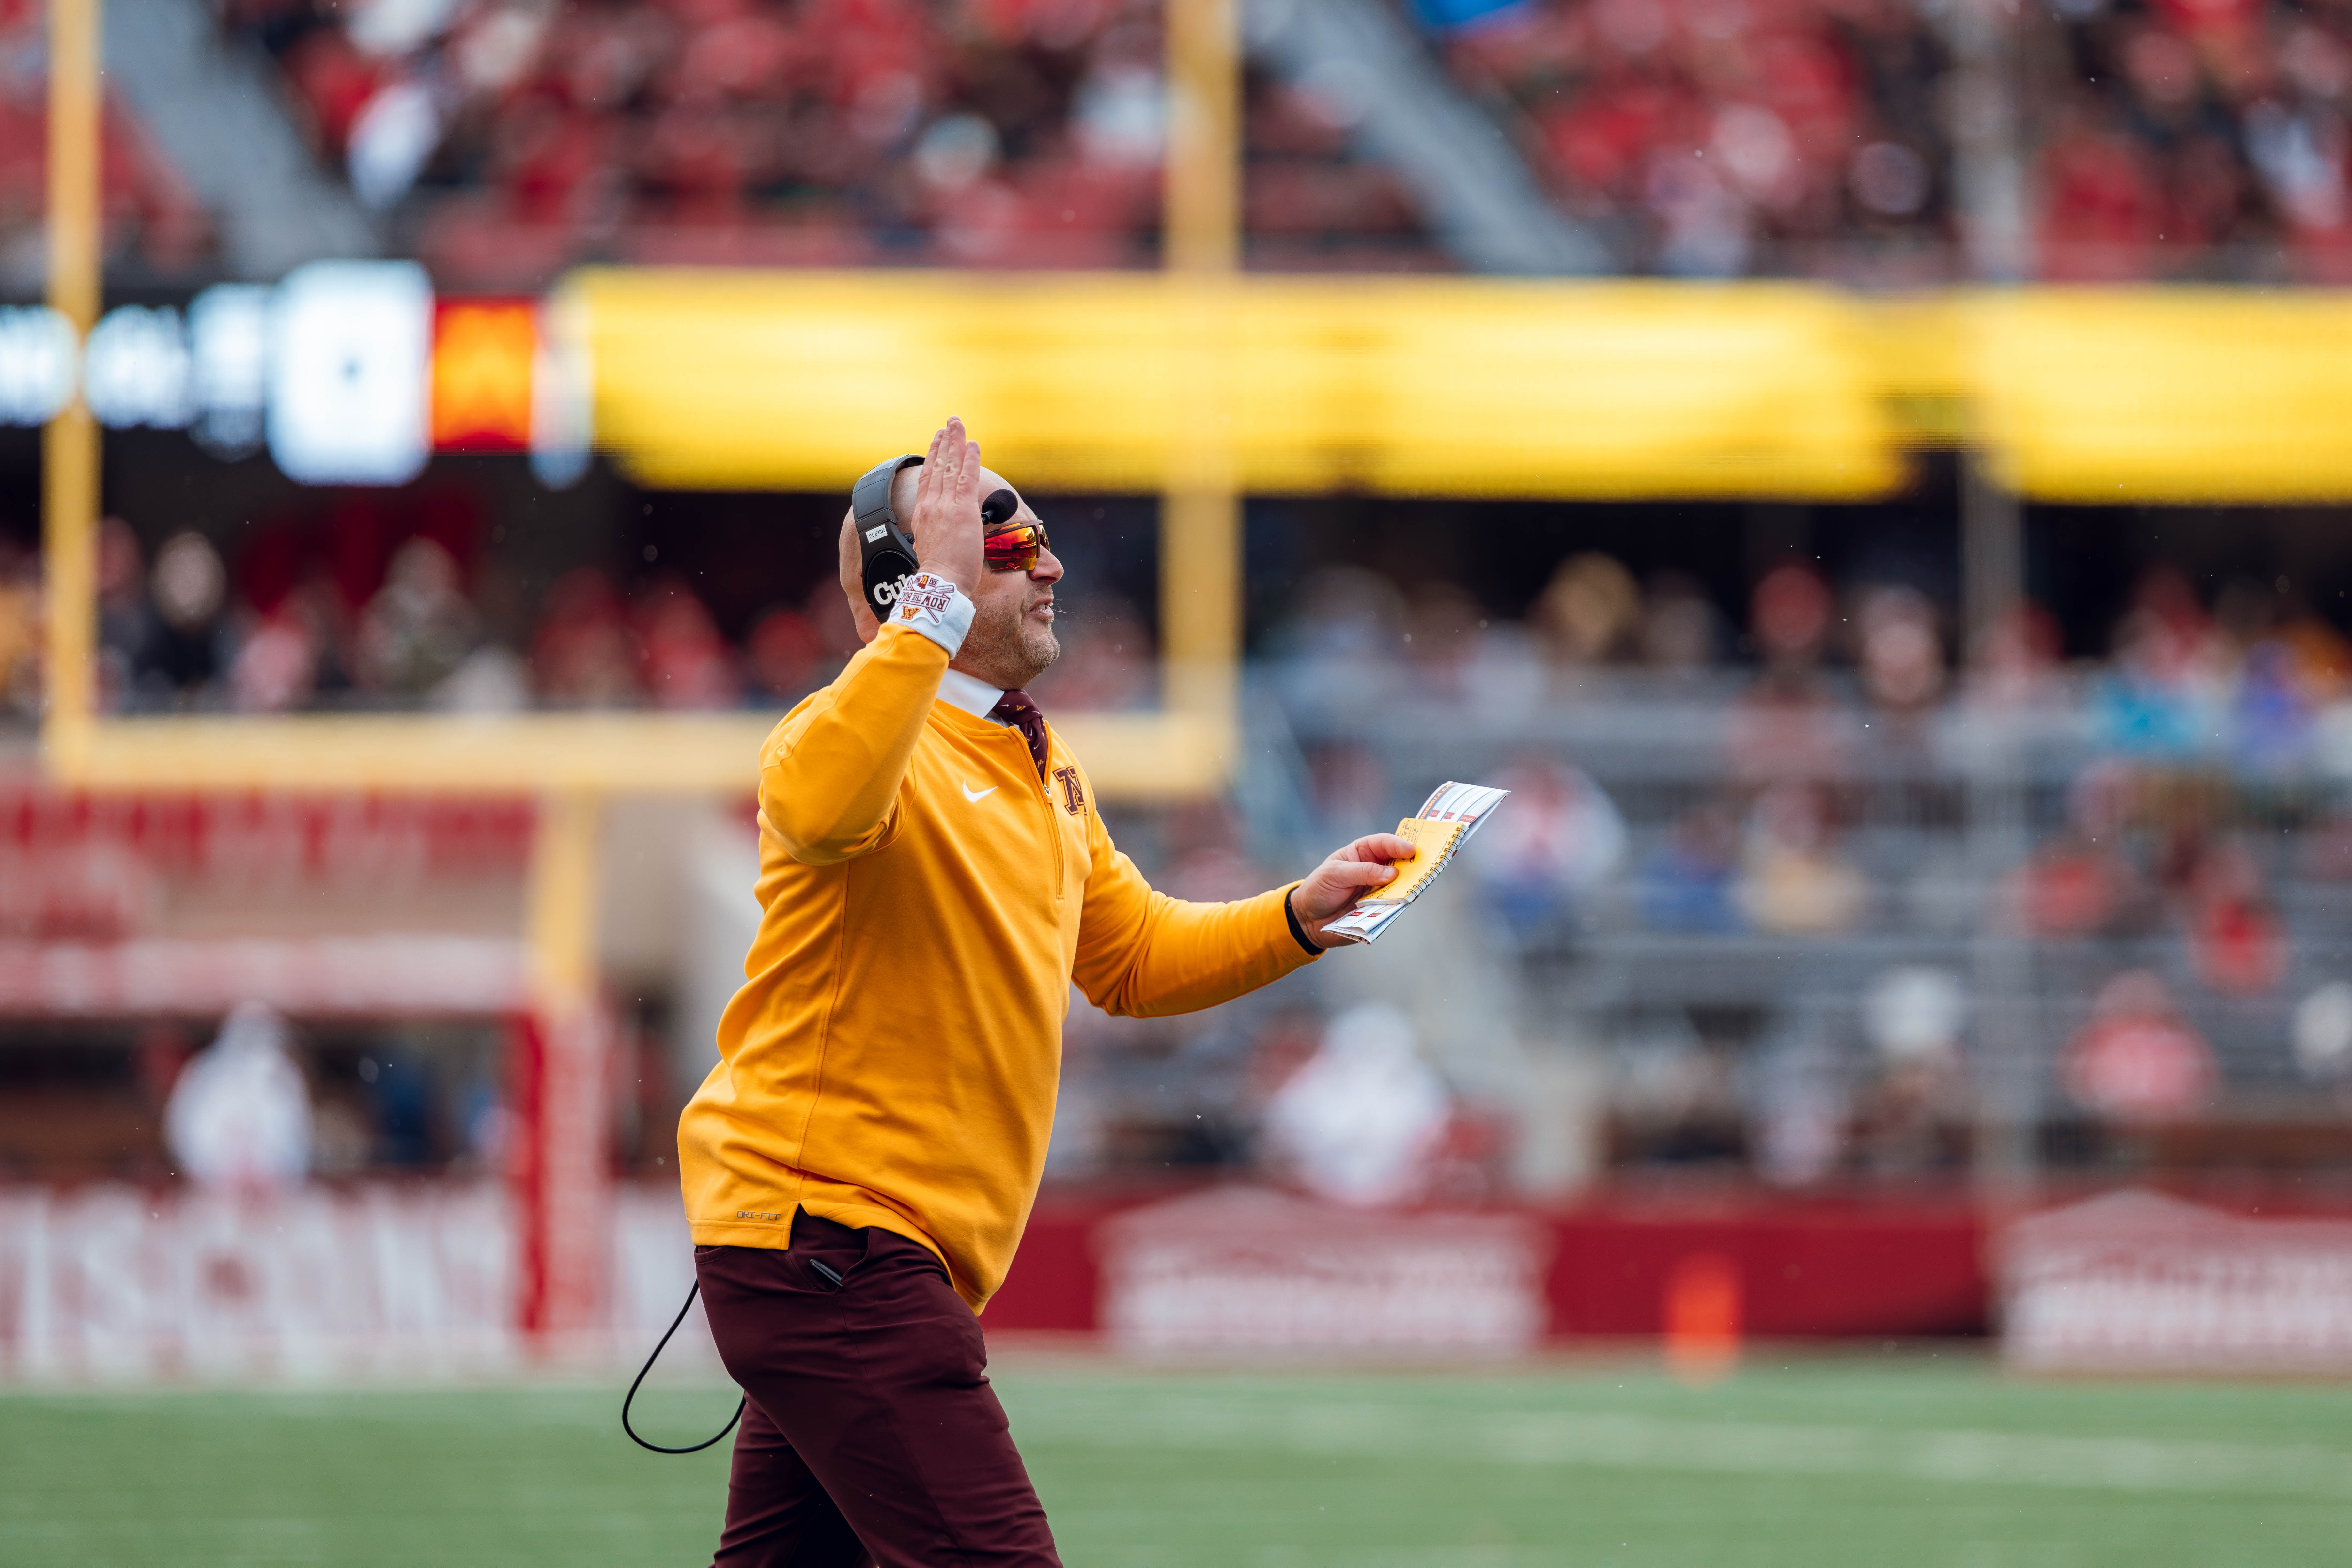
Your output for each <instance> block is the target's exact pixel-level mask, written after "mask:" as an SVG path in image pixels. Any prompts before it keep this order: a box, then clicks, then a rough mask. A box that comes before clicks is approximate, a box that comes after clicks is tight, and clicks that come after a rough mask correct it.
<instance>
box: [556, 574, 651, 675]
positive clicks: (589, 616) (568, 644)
mask: <svg viewBox="0 0 2352 1568" xmlns="http://www.w3.org/2000/svg"><path fill="white" fill-rule="evenodd" d="M638 666H639V658H638V650H637V639H636V635H635V630H634V628H632V626H630V624H629V617H628V615H627V613H626V612H625V610H624V608H623V607H622V604H621V595H619V594H618V593H617V592H615V591H614V587H613V582H612V579H611V578H609V577H607V576H605V575H604V574H603V573H602V572H599V571H597V570H596V569H595V568H594V567H593V566H581V567H576V568H574V569H573V570H572V571H570V572H567V573H565V574H563V575H562V576H561V577H559V578H557V579H556V581H555V584H554V585H553V586H552V587H551V588H550V589H549V590H548V591H547V601H546V603H545V604H544V605H542V606H541V610H540V615H539V625H538V626H537V628H536V629H535V630H534V631H533V632H532V634H531V646H530V669H531V680H532V684H533V685H534V686H535V687H536V688H537V689H538V691H539V694H540V696H541V699H542V700H545V701H547V702H549V703H551V704H552V705H554V706H556V707H575V708H626V707H633V706H635V704H636V702H637V701H638V700H639V699H640V698H641V697H642V695H643V692H642V689H641V688H640V687H639V686H638V684H637V672H638Z"/></svg>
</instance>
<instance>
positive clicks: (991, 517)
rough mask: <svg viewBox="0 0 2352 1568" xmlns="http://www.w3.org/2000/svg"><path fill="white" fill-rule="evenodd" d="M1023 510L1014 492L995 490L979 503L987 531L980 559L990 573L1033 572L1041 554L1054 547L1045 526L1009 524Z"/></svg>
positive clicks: (1021, 523) (1026, 523)
mask: <svg viewBox="0 0 2352 1568" xmlns="http://www.w3.org/2000/svg"><path fill="white" fill-rule="evenodd" d="M1019 510H1021V498H1020V497H1019V496H1016V495H1014V494H1013V492H1012V491H1011V490H992V491H991V492H989V496H988V499H987V500H983V501H982V502H981V503H980V525H981V527H982V529H983V530H985V531H986V532H985V533H984V534H983V536H982V539H981V542H980V551H981V559H982V560H983V561H985V562H986V563H987V564H988V569H989V570H990V571H991V572H1034V571H1035V570H1037V557H1038V555H1039V554H1040V553H1042V552H1045V551H1048V550H1051V549H1053V548H1054V546H1053V544H1052V542H1050V541H1048V540H1047V539H1046V537H1045V524H1044V523H1042V522H1013V521H1009V520H1010V519H1011V518H1012V516H1013V513H1015V512H1017V511H1019Z"/></svg>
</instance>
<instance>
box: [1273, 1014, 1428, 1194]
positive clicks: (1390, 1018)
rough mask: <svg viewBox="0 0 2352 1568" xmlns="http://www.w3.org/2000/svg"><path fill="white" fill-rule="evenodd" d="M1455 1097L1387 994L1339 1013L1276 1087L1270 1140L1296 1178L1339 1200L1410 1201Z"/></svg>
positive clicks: (1425, 1178) (1424, 1183)
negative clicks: (1426, 1061) (1313, 1047)
mask: <svg viewBox="0 0 2352 1568" xmlns="http://www.w3.org/2000/svg"><path fill="white" fill-rule="evenodd" d="M1450 1116H1451V1102H1450V1098H1449V1096H1448V1095H1447V1094H1446V1091H1445V1086H1444V1084H1443V1083H1441V1082H1440V1081H1439V1080H1438V1078H1437V1075H1436V1074H1435V1073H1433V1072H1432V1071H1430V1069H1429V1068H1427V1067H1426V1066H1425V1065H1423V1062H1422V1060H1421V1058H1420V1055H1419V1051H1418V1047H1417V1045H1416V1042H1415V1039H1414V1037H1413V1029H1412V1020H1411V1019H1409V1018H1408V1017H1407V1016H1405V1014H1404V1012H1403V1010H1402V1009H1401V1008H1398V1007H1395V1006H1392V1005H1389V1004H1387V1003H1381V1002H1374V1003H1366V1004H1364V1005H1360V1006H1356V1007H1351V1008H1349V1009H1348V1010H1347V1011H1346V1012H1344V1013H1341V1014H1339V1016H1337V1017H1335V1018H1333V1019H1332V1020H1331V1022H1330V1025H1329V1026H1328V1028H1326V1029H1325V1031H1324V1034H1323V1045H1322V1047H1321V1049H1319V1050H1318V1051H1317V1052H1316V1054H1315V1055H1314V1056H1313V1057H1312V1058H1309V1059H1308V1061H1307V1065H1306V1066H1304V1067H1302V1068H1299V1069H1298V1071H1297V1073H1296V1074H1294V1075H1293V1076H1292V1077H1291V1079H1290V1080H1289V1081H1288V1082H1287V1083H1285V1084H1284V1085H1283V1086H1282V1087H1281V1088H1280V1089H1276V1091H1275V1093H1274V1097H1273V1098H1272V1100H1269V1101H1268V1102H1267V1104H1266V1109H1265V1141H1266V1143H1267V1145H1268V1148H1269V1149H1270V1151H1271V1152H1274V1153H1275V1154H1276V1156H1277V1157H1278V1158H1280V1159H1282V1160H1284V1161H1286V1163H1288V1164H1289V1166H1290V1167H1291V1168H1292V1169H1293V1170H1294V1171H1295V1172H1296V1173H1297V1177H1298V1180H1299V1183H1300V1184H1302V1185H1303V1186H1305V1187H1306V1188H1307V1190H1308V1191H1309V1192H1311V1193H1313V1194H1316V1195H1317V1196H1318V1197H1322V1198H1328V1199H1329V1200H1330V1201H1332V1202H1334V1203H1341V1204H1349V1205H1358V1206H1364V1207H1370V1206H1376V1205H1383V1204H1397V1203H1405V1202H1409V1201H1411V1200H1412V1198H1414V1197H1416V1196H1418V1195H1420V1194H1421V1193H1422V1192H1423V1190H1424V1189H1425V1188H1426V1186H1427V1184H1428V1182H1429V1179H1430V1174H1431V1172H1430V1165H1431V1162H1432V1161H1433V1159H1434V1158H1435V1156H1436V1155H1437V1153H1438V1152H1439V1150H1440V1148H1441V1147H1442V1145H1443V1144H1444V1141H1445V1134H1446V1126H1447V1122H1448V1121H1449V1119H1450Z"/></svg>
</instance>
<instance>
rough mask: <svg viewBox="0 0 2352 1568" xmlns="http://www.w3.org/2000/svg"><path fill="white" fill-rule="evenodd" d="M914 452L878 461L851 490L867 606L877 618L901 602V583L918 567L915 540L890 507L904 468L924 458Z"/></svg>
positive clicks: (851, 510) (883, 616) (850, 505)
mask: <svg viewBox="0 0 2352 1568" xmlns="http://www.w3.org/2000/svg"><path fill="white" fill-rule="evenodd" d="M922 460H923V459H922V458H921V456H920V455H919V454H917V453H913V452H909V453H908V454H907V455H906V456H905V457H903V458H891V459H890V460H889V461H887V462H884V463H877V464H875V465H874V466H873V467H872V468H868V469H866V477H865V478H864V479H859V480H858V481H857V487H856V489H853V490H851V491H850V492H849V510H850V515H851V517H852V518H853V519H854V520H855V524H854V525H855V526H856V530H857V558H858V562H859V564H860V565H861V567H862V568H863V570H864V574H865V581H866V608H868V609H870V610H872V611H873V612H874V618H875V619H876V620H877V621H887V620H888V619H889V618H890V612H891V611H892V610H894V609H896V608H897V607H898V585H899V584H901V583H902V582H904V581H905V580H906V579H907V578H908V576H910V575H912V574H913V573H914V571H915V542H914V541H913V540H912V539H910V538H908V536H907V531H906V530H905V529H904V528H903V527H901V526H900V524H899V522H898V513H897V512H896V511H894V510H891V507H890V484H891V481H892V480H894V479H897V478H898V470H899V469H901V468H913V467H914V466H915V465H917V464H918V463H920V462H921V461H922Z"/></svg>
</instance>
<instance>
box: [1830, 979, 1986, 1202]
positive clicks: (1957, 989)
mask: <svg viewBox="0 0 2352 1568" xmlns="http://www.w3.org/2000/svg"><path fill="white" fill-rule="evenodd" d="M1967 997H1968V993H1967V991H1966V989H1965V988H1964V987H1963V986H1962V984H1961V983H1960V980H1959V978H1958V976H1957V975H1955V974H1953V973H1950V972H1948V971H1947V970H1942V969H1934V968H1927V967H1906V968H1902V969H1893V970H1889V971H1887V972H1886V973H1885V974H1882V975H1880V976H1879V977H1878V979H1877V980H1876V981H1874V982H1873V983H1872V984H1871V987H1870V989H1869V991H1868V992H1866V993H1865V994H1864V999H1863V1024H1864V1030H1865V1031H1866V1032H1867V1034H1868V1035H1869V1037H1870V1043H1871V1045H1872V1047H1873V1048H1874V1058H1875V1069H1876V1070H1875V1074H1874V1077H1873V1079H1872V1080H1871V1081H1870V1083H1869V1084H1868V1085H1867V1086H1866V1087H1865V1088H1864V1090H1863V1092H1862V1094H1861V1095H1860V1096H1859V1097H1858V1099H1857V1100H1856V1102H1855V1105H1854V1111H1853V1120H1854V1130H1853V1138H1854V1145H1855V1152H1856V1153H1857V1154H1858V1155H1859V1156H1860V1159H1861V1161H1862V1163H1863V1165H1864V1168H1865V1169H1866V1170H1868V1171H1869V1172H1871V1173H1873V1174H1876V1175H1888V1176H1912V1175H1920V1174H1924V1173H1928V1172H1932V1171H1937V1170H1945V1169H1949V1168H1951V1167H1952V1166H1954V1165H1956V1164H1958V1163H1959V1162H1960V1160H1961V1159H1962V1158H1964V1157H1965V1154H1966V1152H1967V1150H1966V1144H1965V1142H1963V1141H1962V1140H1963V1138H1964V1135H1965V1134H1964V1131H1963V1130H1964V1129H1965V1126H1966V1123H1967V1122H1968V1121H1969V1113H1970V1110H1971V1107H1970V1105H1969V1094H1968V1081H1967V1075H1966V1070H1965V1068H1964V1066H1963V1064H1962V1061H1961V1057H1960V1026H1961V1023H1962V1021H1963V1019H1964V1018H1965V1016H1966V1015H1967V1008H1968V1001H1967Z"/></svg>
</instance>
